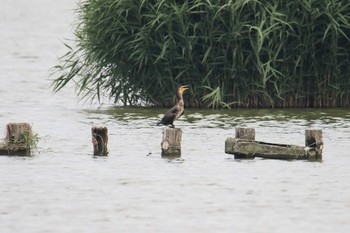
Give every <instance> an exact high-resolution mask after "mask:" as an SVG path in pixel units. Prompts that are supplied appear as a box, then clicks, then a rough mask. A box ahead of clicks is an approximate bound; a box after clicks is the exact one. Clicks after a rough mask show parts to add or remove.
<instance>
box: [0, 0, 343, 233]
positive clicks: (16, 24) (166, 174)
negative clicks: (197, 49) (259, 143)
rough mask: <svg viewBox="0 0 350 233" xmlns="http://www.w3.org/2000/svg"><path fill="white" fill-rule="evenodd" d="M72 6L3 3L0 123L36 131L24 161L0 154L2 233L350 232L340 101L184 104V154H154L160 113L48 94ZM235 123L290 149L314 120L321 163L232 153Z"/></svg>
mask: <svg viewBox="0 0 350 233" xmlns="http://www.w3.org/2000/svg"><path fill="white" fill-rule="evenodd" d="M75 2H76V1H75V0H61V1H54V0H45V1H43V0H31V1H20V0H3V1H2V4H1V8H0V30H1V36H0V51H1V56H0V68H1V72H0V107H1V108H0V109H1V111H0V130H1V131H4V128H5V125H6V123H8V122H29V123H31V124H32V125H33V129H34V131H35V132H36V133H38V134H39V135H40V137H41V141H40V143H39V145H38V150H37V152H35V156H33V157H26V158H23V157H21V158H20V157H8V156H0V177H1V178H0V229H1V232H6V233H8V232H11V233H12V232H26V233H38V232H199V233H202V232H208V233H209V232H290V233H294V232H308V233H310V232H315V233H316V232H317V233H320V232H341V233H343V232H344V233H345V232H350V223H349V219H350V191H349V190H350V143H349V141H350V111H349V110H348V109H331V110H326V109H320V110H285V111H283V110H232V111H203V110H187V111H186V113H185V116H184V117H183V118H182V119H181V120H180V121H178V122H177V126H178V127H181V128H182V129H183V132H184V133H183V140H182V143H183V145H182V151H183V154H182V157H181V158H179V159H163V158H161V156H160V141H161V134H162V133H161V131H162V128H161V127H158V128H156V127H153V124H154V122H155V121H156V120H157V119H158V118H159V117H160V116H161V114H162V113H163V112H164V109H130V108H125V109H113V108H112V107H109V106H108V105H106V106H103V107H102V108H100V109H98V108H97V107H96V106H89V105H83V104H82V103H80V102H79V103H78V102H77V98H76V97H75V95H74V90H73V89H65V90H63V91H62V92H60V93H58V94H55V95H53V94H52V93H51V90H50V87H49V86H50V82H49V81H48V78H49V74H50V68H51V67H52V66H54V65H55V64H56V63H57V60H56V59H57V56H60V55H62V54H63V53H64V52H65V50H64V47H63V46H62V42H61V40H63V39H64V38H72V35H71V34H72V32H71V24H72V22H73V18H74V15H73V10H72V9H73V8H74V7H75ZM95 125H106V126H108V129H109V138H110V139H109V142H110V143H109V149H110V154H109V156H108V157H93V156H92V145H91V136H90V130H91V127H92V126H95ZM236 126H241V127H254V128H256V138H257V140H263V141H268V142H278V143H292V144H297V145H303V144H304V130H305V129H306V128H309V127H315V128H320V129H322V130H323V132H324V144H325V148H324V160H323V162H322V163H319V162H306V161H279V160H263V159H255V160H234V159H233V156H232V155H228V154H225V153H224V141H225V139H226V138H227V137H228V136H232V135H233V134H234V127H236ZM149 153H151V154H150V155H149V156H147V155H148V154H149Z"/></svg>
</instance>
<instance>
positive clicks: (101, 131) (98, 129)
mask: <svg viewBox="0 0 350 233" xmlns="http://www.w3.org/2000/svg"><path fill="white" fill-rule="evenodd" d="M91 133H92V145H93V147H94V155H107V154H108V147H107V145H108V129H107V127H105V126H95V127H92V129H91Z"/></svg>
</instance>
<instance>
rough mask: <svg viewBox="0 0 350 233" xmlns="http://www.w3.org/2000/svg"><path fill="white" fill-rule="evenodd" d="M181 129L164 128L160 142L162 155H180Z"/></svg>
mask: <svg viewBox="0 0 350 233" xmlns="http://www.w3.org/2000/svg"><path fill="white" fill-rule="evenodd" d="M181 138H182V130H181V129H179V128H164V129H163V140H162V143H161V147H162V156H174V157H180V156H181Z"/></svg>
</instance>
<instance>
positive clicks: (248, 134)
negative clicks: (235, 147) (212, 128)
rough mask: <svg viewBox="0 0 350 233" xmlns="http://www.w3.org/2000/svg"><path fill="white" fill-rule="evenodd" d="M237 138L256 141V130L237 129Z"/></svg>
mask: <svg viewBox="0 0 350 233" xmlns="http://www.w3.org/2000/svg"><path fill="white" fill-rule="evenodd" d="M236 138H239V139H246V140H252V141H255V129H254V128H236Z"/></svg>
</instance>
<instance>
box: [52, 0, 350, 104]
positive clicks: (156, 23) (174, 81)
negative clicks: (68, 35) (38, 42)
mask: <svg viewBox="0 0 350 233" xmlns="http://www.w3.org/2000/svg"><path fill="white" fill-rule="evenodd" d="M77 15H78V19H77V24H76V28H75V29H76V30H75V36H76V38H75V40H74V43H72V44H70V45H66V46H67V50H68V52H67V53H66V54H65V55H64V56H62V57H61V58H60V60H59V64H58V65H57V66H55V67H54V71H55V72H54V75H55V78H54V80H53V86H54V90H55V91H58V90H60V89H61V88H62V87H64V86H65V85H66V84H67V83H70V82H75V83H76V86H77V89H78V93H79V94H80V95H81V96H82V97H86V98H88V99H95V98H97V99H98V100H99V99H100V97H101V95H102V94H103V95H107V96H109V97H110V98H111V99H112V100H114V101H115V103H116V104H125V105H139V104H142V105H156V106H169V105H171V104H172V102H173V98H174V97H173V96H174V90H175V89H176V87H177V85H179V84H188V85H189V86H190V90H189V92H188V94H186V95H185V98H186V104H187V105H188V106H193V107H213V108H220V107H227V108H229V107H335V106H349V105H350V98H349V97H350V96H349V94H350V38H349V37H350V2H349V1H347V0H294V1H286V0H260V1H259V0H225V1H224V0H205V1H202V0H182V1H180V0H170V1H169V0H84V1H81V2H80V3H79V5H78V8H77Z"/></svg>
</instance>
